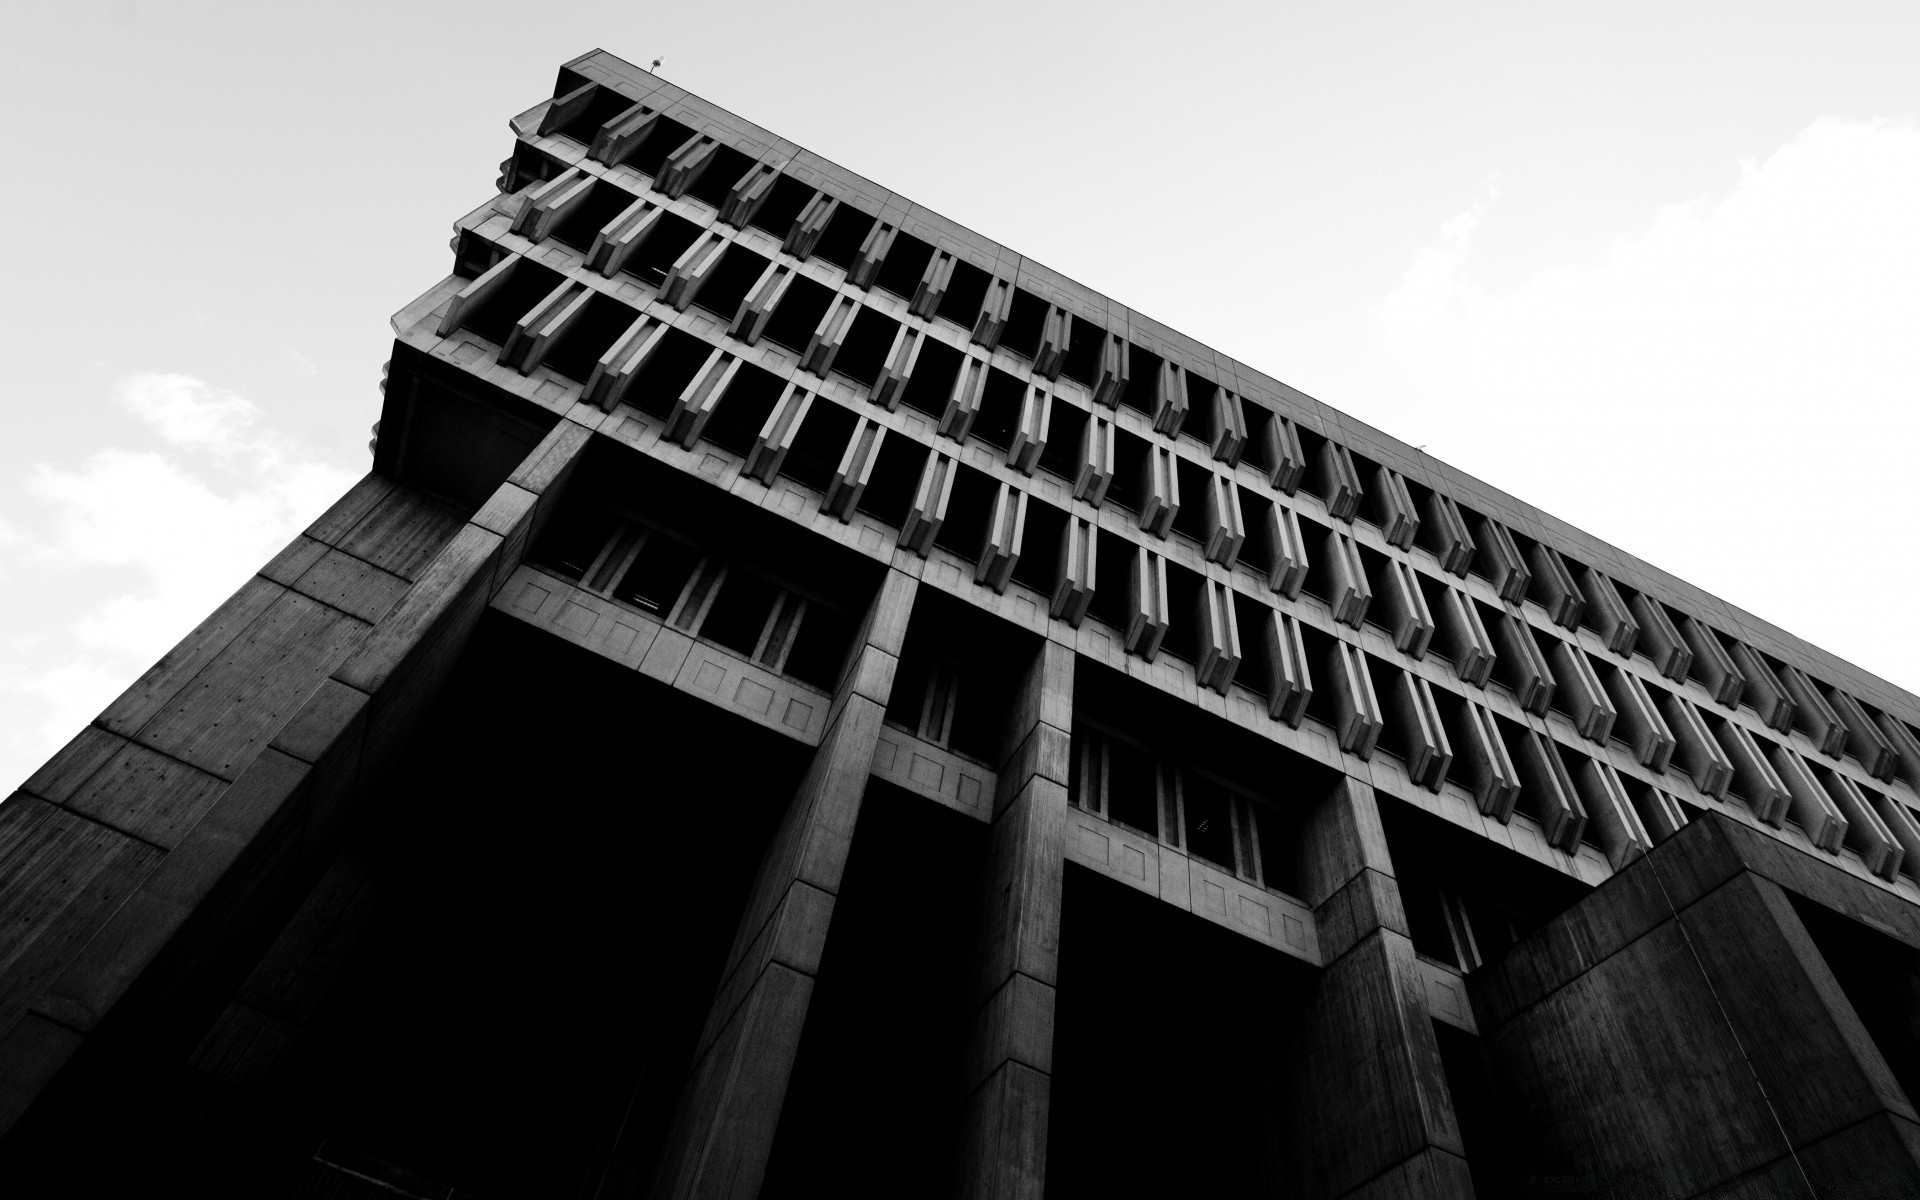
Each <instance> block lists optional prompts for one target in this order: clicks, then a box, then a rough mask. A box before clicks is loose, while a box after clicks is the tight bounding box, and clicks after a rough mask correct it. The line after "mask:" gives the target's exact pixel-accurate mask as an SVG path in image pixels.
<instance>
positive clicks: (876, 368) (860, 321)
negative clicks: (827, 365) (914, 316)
mask: <svg viewBox="0 0 1920 1200" xmlns="http://www.w3.org/2000/svg"><path fill="white" fill-rule="evenodd" d="M899 332H900V323H899V322H898V321H895V320H894V319H893V318H891V317H888V316H884V315H882V314H881V313H880V312H878V311H877V310H875V309H871V308H868V307H867V306H866V305H864V304H862V305H861V306H860V307H859V309H858V311H856V312H855V313H854V316H853V325H852V327H851V328H849V329H848V330H847V336H846V340H845V341H843V342H841V343H840V352H839V353H838V354H836V355H834V357H833V369H834V371H835V372H837V373H838V374H841V375H845V376H846V377H847V378H849V379H852V380H854V381H855V382H857V383H860V384H862V385H864V386H866V387H872V386H873V382H874V380H876V379H878V378H880V368H881V367H884V366H885V365H886V363H887V352H888V351H889V350H891V349H893V339H894V335H895V334H897V333H899Z"/></svg>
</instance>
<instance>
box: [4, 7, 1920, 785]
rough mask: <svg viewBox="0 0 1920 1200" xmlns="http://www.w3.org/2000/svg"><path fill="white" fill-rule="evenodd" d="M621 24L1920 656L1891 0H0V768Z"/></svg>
mask: <svg viewBox="0 0 1920 1200" xmlns="http://www.w3.org/2000/svg"><path fill="white" fill-rule="evenodd" d="M929 13H932V14H935V15H931V16H929V15H926V14H929ZM595 46H600V47H604V48H605V49H607V50H610V51H612V52H614V53H616V54H619V55H621V56H623V57H625V58H627V59H629V60H631V61H634V62H637V63H642V64H644V63H646V62H649V61H651V60H652V59H653V58H655V57H659V58H663V59H664V60H665V63H664V65H663V66H662V68H661V73H662V74H663V75H664V76H666V77H667V78H668V79H671V80H673V81H674V82H677V83H680V84H683V85H685V86H686V87H688V88H691V89H692V90H694V91H695V92H698V93H700V94H701V95H703V96H705V97H707V98H708V99H710V100H712V101H714V102H716V103H718V104H721V105H723V106H724V107H727V108H729V109H732V110H733V111H735V112H737V113H739V114H741V115H742V116H744V117H746V118H748V119H749V120H752V121H755V122H758V123H759V124H761V125H764V126H766V127H768V128H770V129H772V130H774V131H775V132H777V133H779V134H781V135H782V136H785V137H787V138H790V139H792V140H794V141H796V142H799V143H800V144H802V145H805V146H807V147H809V148H810V149H812V150H815V151H817V152H819V153H821V154H824V155H825V156H826V157H828V158H830V159H833V160H835V161H838V162H840V163H842V164H844V165H846V166H848V167H849V168H851V169H853V170H855V171H858V172H860V173H861V174H864V175H866V176H868V177H870V178H872V179H874V180H875V181H877V182H879V183H881V184H882V185H884V186H887V187H890V188H893V189H895V190H898V191H901V192H904V193H906V194H907V195H909V196H911V197H913V198H914V199H916V200H917V201H919V202H921V203H923V204H926V205H927V206H929V207H931V208H934V209H936V210H938V211H940V212H942V213H944V214H946V215H947V216H949V217H952V218H954V219H955V220H958V221H960V222H961V223H963V224H965V225H968V226H971V227H972V228H974V229H976V230H978V231H980V232H981V233H983V234H986V235H987V236H989V237H991V238H994V239H997V240H999V241H1001V242H1004V243H1006V244H1007V245H1009V246H1011V247H1013V248H1014V249H1016V250H1018V251H1020V252H1021V253H1024V254H1027V255H1030V256H1032V257H1034V258H1036V259H1038V260H1040V261H1041V262H1044V263H1046V264H1047V265H1048V266H1051V267H1053V268H1055V269H1057V270H1060V271H1063V272H1065V273H1066V274H1068V275H1070V276H1073V277H1074V278H1077V279H1079V280H1081V281H1082V282H1084V283H1086V284H1088V285H1090V286H1092V287H1094V288H1096V289H1098V290H1100V291H1103V292H1106V293H1108V294H1109V295H1111V296H1113V297H1114V298H1115V299H1117V300H1118V301H1120V302H1121V303H1123V304H1126V305H1129V306H1132V307H1134V308H1138V309H1140V310H1142V311H1144V312H1146V313H1148V314H1150V315H1152V316H1154V317H1156V318H1158V319H1160V320H1163V321H1166V322H1167V323H1169V324H1171V325H1173V326H1174V327H1176V328H1178V329H1181V330H1183V331H1185V332H1187V333H1189V334H1191V335H1193V336H1195V337H1197V338H1199V339H1200V340H1202V341H1204V342H1207V343H1210V344H1212V345H1214V346H1216V347H1218V348H1220V349H1221V350H1224V351H1226V352H1227V353H1229V354H1232V355H1234V356H1235V357H1237V358H1239V359H1241V360H1243V361H1246V362H1248V363H1251V364H1253V365H1254V366H1256V367H1259V368H1260V369H1262V370H1264V371H1266V372H1268V373H1269V374H1271V375H1274V376H1276V377H1278V378H1280V379H1282V380H1285V381H1287V382H1288V383H1291V384H1293V385H1294V386H1296V387H1299V388H1301V389H1303V390H1305V391H1307V392H1309V393H1311V394H1313V395H1315V396H1317V397H1319V398H1320V399H1322V400H1324V401H1326V402H1327V403H1329V404H1332V405H1334V406H1335V407H1337V408H1340V409H1342V410H1344V411H1346V412H1349V413H1352V414H1354V415H1355V416H1357V417H1360V418H1361V419H1363V420H1366V421H1368V422H1371V423H1372V424H1374V425H1377V426H1379V427H1380V428H1382V429H1384V430H1386V431H1388V432H1390V433H1393V434H1396V435H1398V436H1400V437H1402V438H1404V439H1406V440H1407V441H1409V442H1412V443H1414V444H1416V445H1422V446H1424V447H1425V448H1426V449H1427V450H1428V451H1429V452H1431V453H1433V454H1434V455H1436V456H1438V457H1440V458H1442V459H1446V460H1448V461H1450V462H1452V463H1454V464H1456V465H1458V466H1460V467H1463V468H1465V469H1466V470H1468V471H1471V472H1473V473H1474V474H1477V475H1479V476H1481V477H1482V478H1484V479H1486V480H1488V481H1490V482H1492V483H1494V484H1496V485H1498V486H1500V487H1503V488H1505V489H1507V490H1509V491H1511V492H1513V493H1515V494H1516V495H1518V496H1520V497H1522V498H1524V499H1526V500H1529V501H1532V502H1533V503H1535V504H1538V505H1540V506H1541V507H1543V508H1545V509H1547V510H1548V511H1550V512H1553V513H1555V514H1556V515H1559V516H1562V517H1564V518H1566V519H1568V520H1570V521H1572V522H1574V523H1575V524H1577V525H1580V526H1583V527H1585V528H1586V529H1588V530H1590V531H1592V532H1593V533H1595V534H1597V535H1599V536H1601V537H1603V538H1606V539H1607V540H1609V541H1612V542H1614V543H1615V544H1617V545H1619V546H1621V547H1623V548H1625V549H1626V550H1628V551H1631V552H1633V553H1635V554H1638V555H1640V556H1642V557H1644V558H1646V559H1648V560H1650V561H1652V562H1653V563H1655V564H1657V565H1659V566H1661V567H1664V568H1666V569H1668V570H1671V571H1673V572H1675V573H1676V574H1678V575H1680V576H1682V577H1683V578H1686V579H1688V580H1690V581H1692V582H1694V583H1697V584H1699V585H1701V586H1702V587H1705V588H1707V589H1709V590H1711V591H1713V592H1716V593H1719V594H1721V595H1723V596H1725V597H1726V598H1727V599H1729V600H1731V601H1733V602H1734V603H1736V604H1739V605H1741V606H1743V607H1745V608H1747V609H1749V610H1751V611H1753V612H1755V613H1757V614H1759V615H1760V616H1762V617H1765V618H1767V619H1769V620H1772V621H1775V622H1777V623H1779V624H1781V625H1783V626H1785V627H1786V628H1788V629H1790V630H1792V631H1794V632H1796V633H1798V634H1800V635H1801V636H1803V637H1806V638H1808V639H1809V640H1811V641H1813V642H1815V643H1817V644H1820V645H1822V646H1825V647H1827V648H1828V649H1831V650H1833V651H1835V652H1836V653H1839V654H1841V655H1843V656H1845V657H1848V658H1851V659H1853V660H1855V661H1856V662H1858V663H1860V664H1861V665H1863V666H1864V667H1866V668H1867V669H1869V670H1871V671H1874V672H1877V673H1879V674H1881V675H1883V676H1885V677H1887V678H1889V679H1891V680H1893V681H1894V682H1896V683H1899V684H1902V685H1903V686H1906V687H1908V688H1914V687H1916V686H1920V637H1916V635H1915V634H1914V633H1913V632H1912V627H1911V626H1910V625H1909V624H1908V621H1909V620H1911V619H1912V616H1911V615H1910V613H1911V607H1912V599H1911V597H1913V595H1914V594H1915V592H1914V589H1915V587H1916V585H1920V556H1916V554H1915V545H1914V538H1913V533H1912V530H1913V526H1914V524H1915V519H1916V517H1917V516H1920V512H1917V511H1916V507H1917V506H1916V497H1917V496H1920V485H1917V484H1916V482H1915V479H1916V473H1915V470H1914V468H1913V465H1912V464H1913V460H1914V456H1915V454H1916V448H1917V447H1920V437H1917V436H1916V434H1920V222H1917V221H1916V214H1920V70H1916V69H1915V64H1916V63H1920V4H1915V3H1913V2H1912V0H1899V2H1888V3H1847V2H1845V0H1822V2H1820V3H1817V4H1815V3H1806V4H1768V3H1763V2H1759V0H1741V2H1740V3H1693V4H1690V3H1676V2H1675V0H1661V2H1660V3H1633V2H1629V0H1609V2H1608V3H1604V4H1601V3H1589V4H1542V3H1538V2H1533V3H1512V4H1458V3H1456V4H1443V3H1432V2H1431V0H1429V2H1426V3H1365V2H1353V0H1348V2H1345V3H1339V4H1314V5H1303V4H1282V3H1273V2H1272V0H1267V2H1264V3H1250V4H1228V3H1206V2H1203V0H1184V2H1182V3H1177V4H1172V3H1170V4H1159V5H1141V4H1125V3H1116V2H1111V0H1110V2H1107V3H1085V4H1049V3H1045V2H1043V0H1026V2H1024V3H1017V4H1000V3H983V2H977V0H976V2H973V3H968V4H963V5H950V6H940V7H939V8H937V9H936V8H934V7H933V6H908V5H901V4H891V3H846V2H833V0H825V2H818V3H811V4H794V3H716V2H713V0H706V2H700V3H686V2H678V0H675V2H668V3H659V2H656V3H649V4H631V3H628V4H587V3H578V4H569V3H565V2H562V0H550V2H547V3H540V4H527V3H521V4H503V3H500V4H479V3H475V4H447V3H424V2H412V0H407V2H396V0H385V2H384V3H362V2H359V0H332V2H330V3H327V4H324V5H294V4H272V5H262V4H238V3H150V2H147V0H113V2H109V3H99V2H94V0H74V2H72V3H67V4H56V5H34V6H30V7H29V6H19V8H18V10H17V11H10V12H9V15H8V16H7V17H6V19H5V21H4V22H0V95H4V98H5V100H6V105H5V111H6V112H8V113H9V114H11V115H10V117H9V120H8V122H7V130H6V133H5V134H4V144H5V145H6V146H7V147H8V149H9V150H10V154H9V155H8V161H9V163H10V166H11V170H12V171H13V183H12V184H11V185H9V186H8V187H7V189H6V191H5V193H4V198H0V216H3V217H4V229H5V235H4V240H0V348H4V350H5V374H4V376H3V377H0V378H3V379H4V382H0V396H3V397H4V403H5V406H6V414H7V418H8V419H7V425H6V428H7V436H6V437H5V438H4V439H0V606H3V607H0V618H4V619H0V787H6V786H10V785H11V784H12V783H14V782H15V781H16V780H18V779H20V778H23V777H24V776H25V775H26V774H27V773H28V772H29V771H30V770H31V769H32V768H33V767H34V766H36V765H37V764H38V763H39V762H40V761H41V760H42V759H44V758H45V757H46V755H47V754H49V753H51V752H52V750H54V749H55V748H57V747H58V745H59V744H60V743H61V742H62V741H64V740H65V739H66V737H68V736H69V735H70V734H71V733H73V732H74V731H77V730H78V729H79V728H80V726H82V725H83V724H84V723H85V722H86V721H87V720H88V719H89V718H91V717H92V716H93V714H94V713H96V712H97V711H98V710H99V709H100V708H101V707H103V706H104V704H105V703H106V702H107V701H108V700H109V699H111V698H112V697H113V696H114V695H115V694H117V693H118V692H119V691H120V690H121V689H122V688H123V687H125V686H126V684H127V683H128V682H130V681H131V680H132V679H133V678H134V677H135V676H137V675H138V674H139V672H140V671H141V670H143V669H144V668H145V667H146V666H147V665H148V664H149V663H151V662H152V661H153V660H154V659H155V658H156V657H158V656H159V655H160V654H161V653H163V652H164V651H165V650H166V649H167V648H168V647H169V646H171V645H172V644H173V643H174V642H175V641H176V640H178V639H179V638H180V636H181V635H183V634H184V633H186V632H187V631H188V630H189V629H190V628H192V626H193V625H194V624H195V623H196V622H197V620H198V619H199V618H200V617H202V616H204V615H205V614H206V613H207V612H208V611H209V610H211V609H212V608H213V606H214V605H215V604H217V603H218V602H219V601H220V600H221V599H222V598H224V596H225V595H227V594H228V593H229V592H231V591H232V590H233V589H234V588H235V587H237V586H238V585H239V584H240V583H241V582H242V581H243V580H244V579H245V578H246V576H247V575H248V574H249V573H250V572H251V571H252V570H253V569H254V568H255V567H256V566H258V565H259V564H260V563H261V562H263V561H264V560H265V559H266V558H267V557H268V556H269V555H270V554H271V553H272V552H273V550H274V549H276V548H277V547H278V546H279V545H280V544H282V543H283V542H285V540H286V539H288V538H289V537H291V536H292V535H293V534H294V533H296V532H297V531H298V530H299V529H300V528H301V527H302V526H304V525H305V524H306V523H307V522H308V521H309V520H310V519H311V518H312V517H313V516H314V515H316V514H317V513H318V512H319V511H320V510H321V509H322V508H324V507H325V505H326V503H327V502H328V501H329V500H330V499H331V498H332V497H333V496H334V495H336V494H338V492H339V491H340V490H342V489H343V488H344V487H345V486H346V485H347V484H348V483H349V482H350V481H351V480H353V479H354V478H356V477H357V476H359V475H360V474H361V473H363V472H364V471H365V470H366V468H367V465H368V456H367V451H366V442H367V431H368V426H369V425H370V424H371V423H372V422H373V420H374V418H375V417H376V415H377V413H378V407H379V395H378V391H377V382H378V379H379V374H380V365H381V363H382V362H384V361H385V359H386V357H387V353H388V347H389V345H390V343H391V334H390V331H389V329H388V326H387V317H388V316H389V315H390V314H391V313H392V312H393V311H394V310H396V309H398V308H400V307H401V306H402V305H403V304H405V303H406V302H407V301H409V300H410V299H412V298H413V297H414V296H416V295H418V294H419V293H421V292H423V291H425V290H426V289H427V288H428V287H429V286H431V285H432V284H433V283H434V282H435V281H436V280H438V279H439V278H440V277H441V276H443V275H444V274H445V273H446V272H447V271H448V270H449V269H450V262H451V256H450V254H449V252H448V249H447V238H448V235H449V232H450V226H451V223H452V221H453V220H454V218H456V217H457V216H459V215H460V214H462V213H464V212H466V211H468V210H469V209H471V208H473V207H475V206H477V205H478V204H480V203H481V202H483V201H484V200H486V199H487V197H488V196H489V195H490V194H491V191H492V185H493V180H494V178H495V175H496V164H497V163H498V162H499V161H500V160H501V159H503V158H505V157H506V155H507V153H508V151H509V150H510V148H511V141H510V136H511V135H510V134H509V132H508V130H507V125H506V122H507V118H508V117H510V116H511V115H512V114H514V113H516V112H518V111H520V110H522V109H524V108H527V107H529V106H531V105H532V104H533V103H535V102H536V101H538V100H540V99H541V98H543V97H545V96H546V95H548V94H549V93H550V91H551V88H552V85H553V79H554V74H555V71H556V69H557V68H558V66H559V64H560V63H561V62H563V61H565V60H566V59H568V58H571V57H573V56H575V55H577V54H579V53H582V52H584V51H586V50H588V49H591V48H593V47H595Z"/></svg>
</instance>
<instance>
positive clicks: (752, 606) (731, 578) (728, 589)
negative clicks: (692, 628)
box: [700, 569, 780, 655]
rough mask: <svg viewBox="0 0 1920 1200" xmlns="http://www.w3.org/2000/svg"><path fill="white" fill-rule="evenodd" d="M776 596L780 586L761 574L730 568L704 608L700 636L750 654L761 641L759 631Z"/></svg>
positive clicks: (764, 623)
mask: <svg viewBox="0 0 1920 1200" xmlns="http://www.w3.org/2000/svg"><path fill="white" fill-rule="evenodd" d="M779 599H780V589H779V588H777V587H775V586H773V584H771V583H769V582H767V581H766V580H765V579H762V578H761V577H760V576H758V575H754V574H750V573H749V572H746V571H741V570H737V569H736V570H733V571H729V572H727V579H726V582H725V583H722V584H721V585H720V594H719V595H718V596H717V597H715V598H714V601H713V607H711V608H709V609H708V610H707V619H706V622H705V623H704V624H702V625H701V626H700V636H701V637H704V638H710V639H711V640H713V641H716V642H719V643H720V644H721V645H722V646H725V647H726V648H727V649H729V650H738V651H739V652H740V653H742V654H747V655H751V654H752V653H753V651H754V649H755V647H757V646H758V645H759V644H760V633H761V631H762V630H764V629H765V628H766V627H767V618H768V617H771V616H772V615H773V606H774V605H775V604H776V603H778V602H779Z"/></svg>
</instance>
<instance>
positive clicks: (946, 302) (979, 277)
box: [934, 259, 993, 329]
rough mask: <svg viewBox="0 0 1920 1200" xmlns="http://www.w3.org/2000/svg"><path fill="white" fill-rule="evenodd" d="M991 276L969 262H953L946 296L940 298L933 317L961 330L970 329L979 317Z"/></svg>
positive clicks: (991, 280) (991, 279)
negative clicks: (949, 322)
mask: <svg viewBox="0 0 1920 1200" xmlns="http://www.w3.org/2000/svg"><path fill="white" fill-rule="evenodd" d="M991 282H993V276H991V275H989V274H987V273H986V272H985V271H983V270H981V269H980V268H979V267H976V266H974V265H973V264H972V263H970V262H962V261H960V260H958V259H956V260H954V264H953V277H952V278H951V279H949V280H947V294H946V295H944V296H942V297H941V298H940V307H939V308H938V309H936V310H935V312H934V316H936V317H944V318H945V319H947V320H949V321H952V322H953V323H954V324H955V325H958V326H960V327H961V328H962V329H972V328H973V323H974V321H975V320H976V319H978V318H979V316H980V305H981V304H982V303H983V302H984V301H985V300H986V298H987V285H988V284H989V283H991Z"/></svg>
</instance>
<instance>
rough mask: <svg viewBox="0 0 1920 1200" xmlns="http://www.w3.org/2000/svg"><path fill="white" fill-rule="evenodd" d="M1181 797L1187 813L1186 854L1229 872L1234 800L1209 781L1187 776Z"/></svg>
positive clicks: (1232, 864) (1221, 788) (1231, 865)
mask: <svg viewBox="0 0 1920 1200" xmlns="http://www.w3.org/2000/svg"><path fill="white" fill-rule="evenodd" d="M1181 784H1182V787H1181V794H1182V798H1183V799H1184V801H1185V806H1186V810H1187V822H1186V824H1187V850H1188V852H1189V853H1191V854H1193V855H1194V856H1195V857H1198V858H1204V859H1206V860H1207V861H1208V862H1210V863H1213V864H1214V865H1215V866H1219V867H1224V868H1226V869H1227V870H1229V871H1231V870H1233V868H1234V863H1233V797H1232V795H1231V794H1230V793H1228V791H1227V789H1225V788H1223V787H1221V786H1220V785H1219V784H1217V783H1214V782H1213V781H1212V780H1208V779H1202V778H1201V777H1200V776H1198V775H1193V774H1186V775H1185V776H1184V777H1183V778H1182V780H1181Z"/></svg>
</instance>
